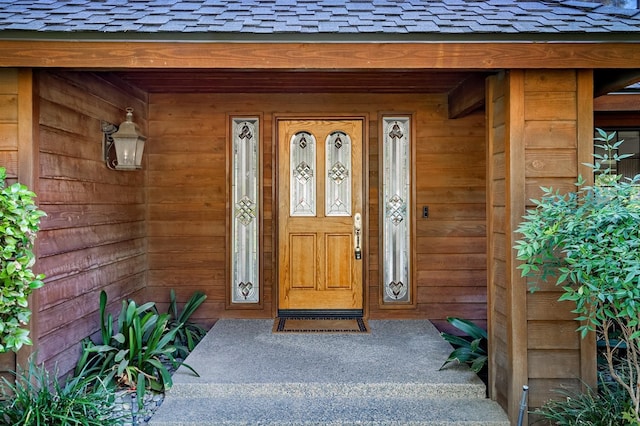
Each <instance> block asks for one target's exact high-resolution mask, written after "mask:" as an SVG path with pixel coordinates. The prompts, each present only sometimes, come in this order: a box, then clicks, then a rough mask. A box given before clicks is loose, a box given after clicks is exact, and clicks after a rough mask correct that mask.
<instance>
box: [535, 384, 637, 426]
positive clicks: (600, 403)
mask: <svg viewBox="0 0 640 426" xmlns="http://www.w3.org/2000/svg"><path fill="white" fill-rule="evenodd" d="M557 393H558V394H559V395H560V397H561V398H560V399H558V400H551V401H548V402H547V403H545V404H544V405H543V406H542V407H541V408H539V409H537V410H535V411H534V412H533V414H537V415H538V416H540V418H542V419H544V420H548V421H550V422H551V423H552V424H554V425H559V426H578V425H580V426H633V425H637V423H636V422H634V421H633V420H630V419H629V418H628V417H629V412H630V411H631V401H630V400H629V395H628V394H627V391H626V390H625V389H624V388H623V387H622V386H620V384H618V383H602V382H601V385H600V387H599V390H598V391H596V390H594V389H591V388H588V389H587V391H586V392H572V391H569V390H566V389H563V390H558V391H557Z"/></svg>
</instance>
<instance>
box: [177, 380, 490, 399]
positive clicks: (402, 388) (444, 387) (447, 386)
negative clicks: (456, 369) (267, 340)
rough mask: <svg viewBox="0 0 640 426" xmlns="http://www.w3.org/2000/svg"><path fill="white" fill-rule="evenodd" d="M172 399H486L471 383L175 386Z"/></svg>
mask: <svg viewBox="0 0 640 426" xmlns="http://www.w3.org/2000/svg"><path fill="white" fill-rule="evenodd" d="M167 395H169V396H170V397H171V398H205V397H229V396H235V397H237V398H244V397H249V398H252V397H306V398H317V397H327V398H349V397H353V396H354V395H357V396H358V397H372V398H393V397H397V396H398V395H402V396H403V397H407V398H422V399H429V398H444V399H470V398H473V399H485V396H486V388H485V386H484V384H474V383H242V384H226V383H225V384H222V383H175V384H174V386H173V387H172V388H171V389H170V390H169V391H168V393H167Z"/></svg>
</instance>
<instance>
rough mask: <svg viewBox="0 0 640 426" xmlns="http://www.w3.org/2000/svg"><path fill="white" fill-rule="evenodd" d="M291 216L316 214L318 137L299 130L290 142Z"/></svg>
mask: <svg viewBox="0 0 640 426" xmlns="http://www.w3.org/2000/svg"><path fill="white" fill-rule="evenodd" d="M289 155H290V163H289V169H290V170H291V172H290V176H289V182H290V187H291V195H290V203H289V204H290V211H291V216H315V215H316V176H315V166H316V139H315V138H314V137H313V135H312V134H311V133H308V132H298V133H296V134H295V135H293V136H292V137H291V142H290V150H289Z"/></svg>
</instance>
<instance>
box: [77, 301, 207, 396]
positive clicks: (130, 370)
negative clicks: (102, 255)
mask: <svg viewBox="0 0 640 426" xmlns="http://www.w3.org/2000/svg"><path fill="white" fill-rule="evenodd" d="M106 306H107V294H106V293H105V292H104V291H102V292H101V293H100V320H101V323H100V331H101V335H102V344H95V343H93V342H92V341H91V340H90V339H85V340H84V341H83V343H82V346H83V350H82V355H81V358H80V360H79V362H78V365H77V366H76V375H77V374H80V373H81V372H82V371H84V372H85V374H86V375H94V376H96V377H101V378H103V379H104V380H105V382H107V383H110V384H114V385H117V386H121V387H128V388H131V389H135V390H136V395H137V399H138V405H139V406H140V407H141V406H142V403H143V398H144V394H145V391H146V390H147V389H151V390H154V391H158V392H161V391H166V390H168V389H169V388H171V386H172V384H173V380H172V379H171V372H170V367H172V368H177V367H178V366H180V365H184V366H185V367H187V368H189V369H190V370H191V371H192V372H193V373H194V374H196V375H197V373H196V372H195V371H194V370H193V368H191V367H189V366H188V365H186V364H184V363H182V362H180V361H177V360H176V359H175V353H176V348H175V346H172V345H171V342H172V341H173V340H174V339H175V335H176V333H177V331H178V328H169V315H168V314H158V312H157V311H156V310H155V304H154V303H153V302H148V303H145V304H143V305H141V306H137V305H136V303H135V302H134V301H133V300H129V301H128V302H127V301H124V300H123V301H122V309H121V310H120V315H119V316H118V320H117V328H114V327H113V317H112V315H111V314H107V312H106Z"/></svg>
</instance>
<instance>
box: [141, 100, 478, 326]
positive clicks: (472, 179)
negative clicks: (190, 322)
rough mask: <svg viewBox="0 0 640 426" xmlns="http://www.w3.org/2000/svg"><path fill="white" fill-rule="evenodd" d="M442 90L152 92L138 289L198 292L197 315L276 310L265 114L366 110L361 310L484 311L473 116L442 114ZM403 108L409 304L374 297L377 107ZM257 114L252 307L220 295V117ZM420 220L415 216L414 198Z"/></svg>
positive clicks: (400, 314)
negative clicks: (411, 243) (145, 258)
mask: <svg viewBox="0 0 640 426" xmlns="http://www.w3.org/2000/svg"><path fill="white" fill-rule="evenodd" d="M446 102H447V98H446V95H444V94H443V95H368V94H339V95H337V94H335V95H334V94H313V95H310V94H306V95H298V94H269V95H245V94H219V95H216V94H175V93H167V94H151V95H150V111H149V132H150V133H149V140H148V143H147V149H148V151H147V159H148V182H149V186H148V203H149V223H148V250H149V275H148V278H149V287H148V290H149V293H148V294H149V295H150V297H152V298H156V299H159V300H163V299H166V295H167V294H168V292H169V288H172V287H173V288H175V289H176V290H177V292H178V295H179V297H180V298H181V299H182V300H185V299H186V298H187V297H189V295H190V294H191V293H193V291H195V290H197V289H202V290H204V291H206V293H207V294H208V299H207V302H206V303H205V305H204V306H203V308H202V309H201V310H199V311H198V312H197V313H196V316H197V317H198V318H199V319H200V320H201V321H202V322H205V323H211V322H213V321H214V320H215V319H217V318H222V317H262V318H265V317H266V318H269V317H272V316H273V315H274V314H275V309H276V307H275V305H274V298H273V297H274V294H275V293H274V291H275V289H274V276H275V275H274V274H275V270H274V265H275V261H276V259H275V256H276V254H275V253H276V252H275V238H274V235H275V226H276V223H275V219H276V216H275V214H274V182H275V176H274V170H275V168H274V154H273V153H274V152H275V147H274V142H273V135H274V129H273V128H272V123H273V122H274V116H275V115H276V114H280V115H283V114H284V115H286V114H291V115H299V114H330V115H333V114H351V115H366V116H367V117H368V120H369V128H368V129H367V130H368V134H369V144H368V147H367V152H368V154H367V155H368V156H367V160H368V169H369V171H368V176H367V178H368V181H369V191H368V194H366V195H367V196H368V199H369V211H368V217H367V218H366V219H367V220H368V222H367V223H368V235H369V240H368V257H367V259H366V260H367V262H368V270H367V272H366V275H365V281H366V294H367V302H368V312H369V314H370V316H371V317H372V318H431V319H434V320H436V322H437V323H438V324H440V325H442V324H443V320H444V319H445V318H446V317H447V316H461V317H465V318H469V319H473V320H478V321H479V322H480V323H481V324H484V322H485V319H486V256H485V250H486V236H485V213H486V210H485V189H486V188H485V144H484V137H485V133H484V132H485V131H484V114H483V112H482V111H480V112H478V113H476V114H473V115H470V116H468V117H465V118H462V119H457V120H449V119H448V118H447V104H446ZM380 112H395V113H396V114H397V113H400V112H402V113H412V114H414V115H413V126H415V128H416V135H417V136H416V141H415V143H416V157H417V158H416V168H417V178H416V189H417V200H416V203H415V210H414V211H415V215H416V217H417V219H416V220H417V226H416V229H417V238H416V250H417V262H416V263H417V264H416V265H415V267H416V275H415V276H416V279H417V284H418V288H417V305H416V307H415V308H413V309H399V310H391V309H380V308H379V294H378V281H379V275H378V262H379V259H378V252H379V250H378V237H379V228H378V214H379V205H378V196H379V195H378V184H379V182H378V161H379V158H378V138H379V129H378V121H379V113H380ZM230 114H231V115H244V116H246V115H259V116H260V117H261V123H262V138H263V144H262V156H263V162H262V164H263V169H262V181H263V208H264V211H263V222H262V225H263V236H262V248H263V259H262V260H263V273H262V281H263V289H262V295H263V300H264V302H263V304H262V305H261V306H258V307H256V308H255V309H246V308H244V309H242V308H230V307H229V306H227V305H228V304H226V303H225V297H226V291H225V290H226V286H227V282H228V277H227V276H226V269H227V265H226V262H227V258H226V254H225V253H226V246H225V244H227V241H226V239H225V232H226V229H227V223H228V222H227V218H228V216H229V211H228V207H227V205H226V191H227V180H228V176H227V173H226V167H227V157H226V154H227V148H226V144H227V143H228V137H227V132H228V127H229V124H228V122H229V121H228V120H229V115H230ZM423 205H428V206H429V208H430V217H429V219H422V218H420V215H421V211H422V206H423Z"/></svg>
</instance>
